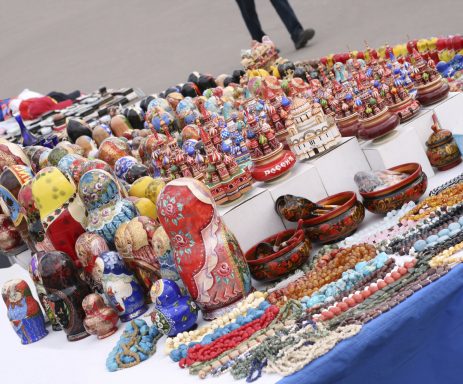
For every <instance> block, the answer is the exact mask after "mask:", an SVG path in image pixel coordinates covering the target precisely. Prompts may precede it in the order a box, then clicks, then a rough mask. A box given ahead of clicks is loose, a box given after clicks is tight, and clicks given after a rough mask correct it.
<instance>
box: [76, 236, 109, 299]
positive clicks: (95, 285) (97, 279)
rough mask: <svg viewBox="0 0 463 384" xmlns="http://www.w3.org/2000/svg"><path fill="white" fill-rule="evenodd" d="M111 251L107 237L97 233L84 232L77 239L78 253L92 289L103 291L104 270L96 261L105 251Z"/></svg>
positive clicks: (86, 278)
mask: <svg viewBox="0 0 463 384" xmlns="http://www.w3.org/2000/svg"><path fill="white" fill-rule="evenodd" d="M107 251H109V247H108V244H106V241H105V239H103V238H102V237H101V236H100V235H97V234H96V233H89V232H85V233H82V234H81V235H80V236H79V238H78V239H77V241H76V253H77V257H78V258H79V260H80V263H81V265H82V267H83V271H84V280H85V281H86V282H87V284H88V285H89V286H90V288H91V289H92V291H94V292H100V293H103V285H102V282H101V278H102V275H103V271H102V270H100V269H99V268H98V265H97V264H96V263H95V261H96V259H97V258H98V257H99V256H100V255H101V254H102V253H103V252H107Z"/></svg>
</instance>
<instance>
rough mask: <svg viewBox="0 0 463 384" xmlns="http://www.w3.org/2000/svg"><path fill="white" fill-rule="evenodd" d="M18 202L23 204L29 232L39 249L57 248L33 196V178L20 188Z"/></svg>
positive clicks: (22, 207) (51, 249) (50, 249)
mask: <svg viewBox="0 0 463 384" xmlns="http://www.w3.org/2000/svg"><path fill="white" fill-rule="evenodd" d="M18 202H19V204H20V205H21V210H22V212H23V214H24V216H25V218H26V222H27V228H28V230H29V234H30V236H31V238H32V241H33V242H34V243H35V248H36V249H37V251H53V250H54V249H55V248H54V247H53V244H52V243H51V241H50V239H49V238H48V237H47V236H46V235H45V230H44V229H43V225H42V221H41V220H40V212H39V210H38V208H37V207H36V205H35V201H34V197H33V196H32V179H31V180H29V181H28V182H26V183H25V184H24V185H23V186H22V187H21V189H20V190H19V193H18Z"/></svg>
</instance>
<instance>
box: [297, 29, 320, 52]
mask: <svg viewBox="0 0 463 384" xmlns="http://www.w3.org/2000/svg"><path fill="white" fill-rule="evenodd" d="M314 36H315V31H314V30H313V29H311V28H309V29H305V30H303V31H302V32H301V33H300V34H299V36H298V37H297V40H296V41H295V42H294V46H295V47H296V49H301V48H304V47H305V45H306V44H307V42H308V41H309V40H310V39H312V38H313V37H314Z"/></svg>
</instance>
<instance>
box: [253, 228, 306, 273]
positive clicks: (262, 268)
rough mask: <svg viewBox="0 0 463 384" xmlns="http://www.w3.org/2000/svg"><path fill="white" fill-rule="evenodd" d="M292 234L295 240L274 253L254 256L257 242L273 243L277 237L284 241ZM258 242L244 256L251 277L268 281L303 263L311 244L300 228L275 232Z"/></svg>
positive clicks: (289, 271) (291, 270)
mask: <svg viewBox="0 0 463 384" xmlns="http://www.w3.org/2000/svg"><path fill="white" fill-rule="evenodd" d="M293 235H295V236H296V241H295V242H293V243H291V244H288V245H287V246H286V247H284V248H282V249H280V250H279V251H278V252H276V253H273V254H271V255H268V256H265V257H262V258H256V257H257V255H256V248H257V246H258V244H260V243H264V242H265V243H270V244H273V243H274V242H275V240H276V239H277V238H278V237H279V238H281V239H282V241H286V240H288V239H289V238H291V237H292V236H293ZM258 244H256V245H254V246H253V247H252V248H251V249H250V250H249V251H247V252H246V254H245V257H246V261H247V263H248V265H249V269H250V271H251V275H252V277H253V278H254V279H255V280H259V281H270V280H275V279H278V278H281V277H284V276H286V275H288V274H289V273H291V272H293V271H294V270H296V269H297V268H299V267H300V266H301V265H303V264H304V263H305V262H306V261H307V260H308V258H309V256H310V248H311V244H310V241H309V239H307V238H306V236H305V233H304V230H302V229H288V230H286V231H282V232H279V233H276V234H275V235H272V236H270V237H268V238H266V239H265V240H262V241H261V242H259V243H258Z"/></svg>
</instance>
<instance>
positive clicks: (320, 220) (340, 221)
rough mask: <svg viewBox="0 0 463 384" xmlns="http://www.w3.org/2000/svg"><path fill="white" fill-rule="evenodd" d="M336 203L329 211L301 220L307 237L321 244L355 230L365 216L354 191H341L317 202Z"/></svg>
mask: <svg viewBox="0 0 463 384" xmlns="http://www.w3.org/2000/svg"><path fill="white" fill-rule="evenodd" d="M317 204H318V205H322V206H323V205H337V206H338V207H336V208H334V209H332V210H331V211H329V212H327V213H325V214H322V215H319V216H317V217H314V218H310V219H306V220H304V221H303V227H304V229H305V231H306V235H307V236H308V238H309V239H310V240H312V241H314V242H319V243H322V244H328V243H334V242H336V241H339V240H341V239H344V238H345V237H347V236H350V235H351V234H352V233H354V232H355V230H356V229H357V227H358V226H359V225H360V223H361V222H362V221H363V219H364V217H365V208H364V207H363V204H362V203H361V202H360V201H358V200H357V196H356V194H355V192H341V193H337V194H336V195H333V196H328V197H327V198H325V199H323V200H320V201H318V202H317Z"/></svg>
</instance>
